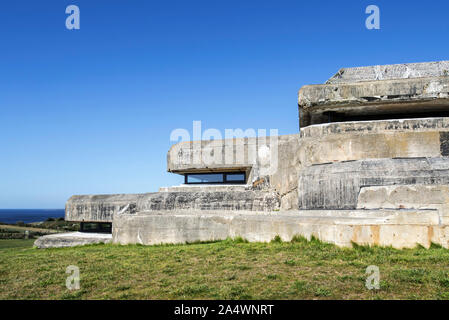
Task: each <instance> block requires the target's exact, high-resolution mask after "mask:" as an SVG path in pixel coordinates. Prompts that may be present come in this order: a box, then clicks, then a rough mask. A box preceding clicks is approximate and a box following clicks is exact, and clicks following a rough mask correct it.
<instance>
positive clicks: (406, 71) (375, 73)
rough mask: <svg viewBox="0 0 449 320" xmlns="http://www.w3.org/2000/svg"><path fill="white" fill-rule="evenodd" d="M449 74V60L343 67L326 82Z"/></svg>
mask: <svg viewBox="0 0 449 320" xmlns="http://www.w3.org/2000/svg"><path fill="white" fill-rule="evenodd" d="M444 76H449V61H434V62H419V63H403V64H390V65H382V66H367V67H354V68H341V69H340V70H338V72H337V73H336V74H335V75H334V76H332V77H331V78H329V80H327V81H326V84H337V83H353V82H361V81H375V80H396V79H410V78H423V77H444Z"/></svg>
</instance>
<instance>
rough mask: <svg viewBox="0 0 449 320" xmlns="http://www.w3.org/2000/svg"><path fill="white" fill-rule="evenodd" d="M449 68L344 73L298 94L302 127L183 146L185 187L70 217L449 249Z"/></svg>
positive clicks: (154, 232)
mask: <svg viewBox="0 0 449 320" xmlns="http://www.w3.org/2000/svg"><path fill="white" fill-rule="evenodd" d="M448 70H449V61H439V62H430V63H411V64H400V65H386V66H371V67H357V68H344V69H340V71H339V72H337V74H335V75H334V76H333V77H331V78H330V79H329V80H328V81H327V82H326V83H325V84H318V85H307V86H303V87H302V88H301V89H300V90H299V92H298V111H299V124H300V125H299V127H300V131H299V132H298V133H296V134H291V135H283V136H278V137H276V139H272V137H255V138H241V139H233V140H232V141H231V140H226V139H225V140H210V141H190V142H182V143H178V144H175V145H173V146H172V147H171V148H170V150H169V151H168V154H167V170H168V171H169V172H171V173H176V174H181V175H183V176H184V183H183V184H181V185H179V186H171V187H161V188H160V189H159V192H153V193H142V194H116V195H81V196H73V197H71V198H70V199H69V200H68V201H67V204H66V220H68V221H80V222H83V223H85V222H87V221H89V222H99V223H110V224H111V225H112V237H111V241H112V242H114V243H121V244H127V243H141V244H159V243H185V242H192V241H206V240H220V239H225V238H227V237H237V236H240V237H243V238H246V239H248V240H249V241H270V240H271V239H273V238H274V237H275V236H280V237H281V239H283V240H286V241H288V240H290V239H291V238H292V237H293V236H296V235H302V236H305V237H308V238H309V237H311V236H315V237H317V238H318V239H321V240H323V241H327V242H330V243H334V244H336V245H339V246H351V245H352V243H353V242H355V243H358V244H369V245H385V246H389V245H391V246H393V247H396V248H404V247H414V246H416V245H417V244H420V245H423V246H425V247H429V246H430V244H431V243H438V244H440V245H442V246H443V247H445V248H449V209H448V208H449V197H448V196H447V190H448V188H449V71H448ZM229 146H233V147H232V148H229ZM235 146H238V148H237V147H235ZM236 160H238V161H236ZM38 240H39V241H37V242H36V243H37V244H36V245H38V246H40V247H48V246H55V239H50V240H48V241H47V240H46V238H45V237H42V238H40V239H38ZM103 240H104V239H103ZM61 241H62V240H61ZM62 243H63V245H64V246H68V245H71V244H70V241H68V240H67V238H65V239H64V241H62ZM75 243H79V241H78V242H76V241H75Z"/></svg>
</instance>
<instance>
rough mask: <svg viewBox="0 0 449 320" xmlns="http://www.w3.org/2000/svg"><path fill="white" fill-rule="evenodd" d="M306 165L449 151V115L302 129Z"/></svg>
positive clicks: (302, 155)
mask: <svg viewBox="0 0 449 320" xmlns="http://www.w3.org/2000/svg"><path fill="white" fill-rule="evenodd" d="M298 150H299V151H298V152H299V154H298V156H299V161H300V163H301V164H302V166H310V165H313V164H323V163H329V162H340V161H350V160H363V159H381V158H415V157H441V156H447V155H449V118H427V119H406V120H377V121H363V122H345V123H326V124H320V125H313V126H309V127H306V128H303V129H301V140H300V144H299V149H298Z"/></svg>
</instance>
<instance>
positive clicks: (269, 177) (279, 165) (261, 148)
mask: <svg viewBox="0 0 449 320" xmlns="http://www.w3.org/2000/svg"><path fill="white" fill-rule="evenodd" d="M229 142H230V140H214V141H203V142H202V148H197V149H194V142H190V143H185V142H182V143H178V144H176V145H173V146H172V147H171V148H170V150H169V152H168V154H167V170H168V171H170V172H175V173H185V172H213V171H227V170H232V169H234V170H235V169H238V168H240V169H244V170H246V172H247V175H248V185H249V186H251V187H252V188H253V189H266V190H268V191H272V192H276V193H278V194H279V195H280V197H281V207H282V208H283V209H295V208H297V200H296V197H297V192H296V190H297V173H298V170H299V158H298V152H297V151H298V148H299V144H300V142H299V134H291V135H282V136H277V137H275V138H271V137H259V138H245V139H234V140H233V142H234V148H233V149H231V151H226V148H227V145H228V144H229ZM274 144H276V146H275V145H274ZM237 145H238V146H239V147H238V148H237ZM205 152H210V153H211V154H215V155H217V154H220V155H221V157H220V159H222V160H223V163H221V164H220V163H218V164H217V163H215V164H210V163H205V162H204V161H203V162H196V163H195V164H194V163H193V162H194V161H193V159H194V158H197V159H199V158H201V155H202V154H203V153H205ZM225 153H227V154H232V157H225V156H224V154H225ZM267 154H268V155H267ZM236 159H243V162H241V161H240V162H239V161H237V163H236ZM176 188H183V189H184V190H185V188H187V187H186V186H182V187H171V188H169V189H167V188H161V191H165V190H173V191H175V190H176ZM210 188H216V187H210ZM190 190H192V189H190Z"/></svg>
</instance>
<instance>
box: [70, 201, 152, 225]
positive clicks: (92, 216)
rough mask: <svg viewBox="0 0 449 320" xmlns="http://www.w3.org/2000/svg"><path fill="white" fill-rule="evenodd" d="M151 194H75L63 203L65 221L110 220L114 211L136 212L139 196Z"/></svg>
mask: <svg viewBox="0 0 449 320" xmlns="http://www.w3.org/2000/svg"><path fill="white" fill-rule="evenodd" d="M150 195H151V194H112V195H111V194H109V195H76V196H72V197H71V198H70V199H69V200H68V201H67V202H66V205H65V219H66V220H67V221H80V222H82V221H86V222H112V217H113V216H114V214H115V213H117V212H120V211H123V210H124V211H126V212H129V213H135V212H137V211H136V209H137V203H138V201H139V199H140V198H144V197H147V196H150Z"/></svg>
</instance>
